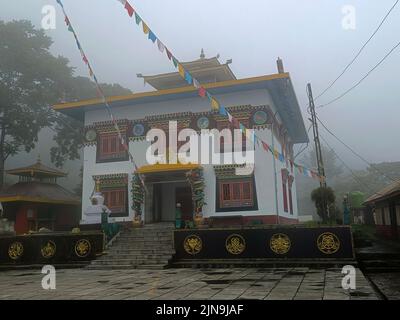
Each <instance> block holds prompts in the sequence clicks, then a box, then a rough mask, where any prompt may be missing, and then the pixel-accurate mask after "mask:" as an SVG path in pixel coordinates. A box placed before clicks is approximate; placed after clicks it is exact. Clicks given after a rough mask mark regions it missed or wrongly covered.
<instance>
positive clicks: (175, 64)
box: [172, 56, 178, 68]
mask: <svg viewBox="0 0 400 320" xmlns="http://www.w3.org/2000/svg"><path fill="white" fill-rule="evenodd" d="M172 63H173V64H174V67H175V68H178V60H176V58H175V57H174V56H172Z"/></svg>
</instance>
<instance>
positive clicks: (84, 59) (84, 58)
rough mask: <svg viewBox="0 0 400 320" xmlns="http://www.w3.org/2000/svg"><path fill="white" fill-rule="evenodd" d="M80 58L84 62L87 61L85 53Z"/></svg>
mask: <svg viewBox="0 0 400 320" xmlns="http://www.w3.org/2000/svg"><path fill="white" fill-rule="evenodd" d="M82 60H83V62H84V63H86V64H87V63H88V59H87V58H86V56H85V55H83V56H82Z"/></svg>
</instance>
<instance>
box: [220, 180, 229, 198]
mask: <svg viewBox="0 0 400 320" xmlns="http://www.w3.org/2000/svg"><path fill="white" fill-rule="evenodd" d="M221 189H222V200H231V188H230V184H229V183H223V184H222V188H221Z"/></svg>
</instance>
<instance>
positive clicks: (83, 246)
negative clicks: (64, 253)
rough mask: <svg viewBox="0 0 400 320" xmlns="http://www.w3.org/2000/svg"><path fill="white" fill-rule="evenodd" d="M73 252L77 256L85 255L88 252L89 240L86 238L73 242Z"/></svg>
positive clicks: (82, 256)
mask: <svg viewBox="0 0 400 320" xmlns="http://www.w3.org/2000/svg"><path fill="white" fill-rule="evenodd" d="M75 253H76V255H77V256H78V257H80V258H84V257H87V256H88V255H89V253H90V242H89V241H88V240H86V239H80V240H78V241H77V242H76V243H75Z"/></svg>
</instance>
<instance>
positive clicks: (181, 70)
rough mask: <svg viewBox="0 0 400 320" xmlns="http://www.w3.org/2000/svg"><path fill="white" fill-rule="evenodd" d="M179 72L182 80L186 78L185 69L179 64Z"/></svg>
mask: <svg viewBox="0 0 400 320" xmlns="http://www.w3.org/2000/svg"><path fill="white" fill-rule="evenodd" d="M178 72H179V74H180V75H181V77H182V78H185V69H183V67H182V65H181V64H178Z"/></svg>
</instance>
